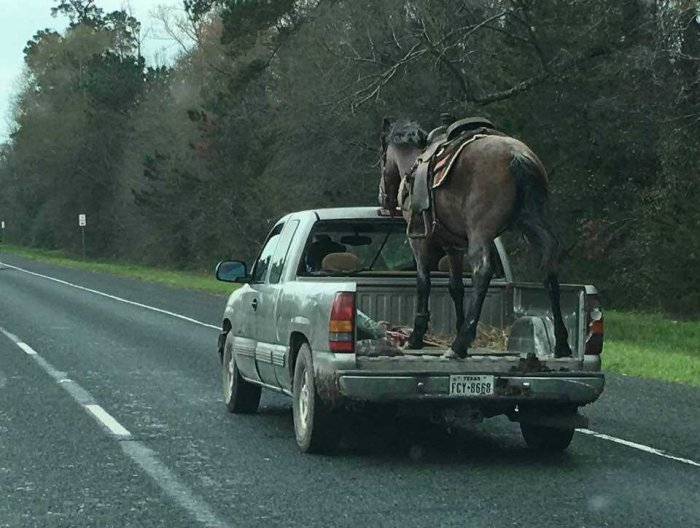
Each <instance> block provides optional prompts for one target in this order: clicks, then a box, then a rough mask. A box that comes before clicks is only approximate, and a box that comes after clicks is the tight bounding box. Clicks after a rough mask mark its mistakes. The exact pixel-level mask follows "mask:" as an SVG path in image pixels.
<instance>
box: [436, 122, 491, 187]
mask: <svg viewBox="0 0 700 528" xmlns="http://www.w3.org/2000/svg"><path fill="white" fill-rule="evenodd" d="M489 135H490V134H474V135H473V136H471V137H470V138H468V139H467V140H466V141H459V140H457V141H453V142H452V143H450V144H448V145H447V146H446V147H445V148H444V149H442V151H439V152H437V154H436V156H435V164H434V165H433V178H432V180H433V181H432V184H433V189H437V188H438V187H440V186H441V185H442V184H443V183H445V181H446V180H447V176H448V175H449V174H450V171H451V170H452V166H453V165H454V163H455V161H456V160H457V157H458V156H459V154H460V153H461V152H462V150H464V148H465V147H466V146H467V145H469V144H471V143H474V142H475V141H477V140H479V139H481V138H485V137H487V136H489Z"/></svg>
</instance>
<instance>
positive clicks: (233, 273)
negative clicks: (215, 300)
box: [216, 260, 248, 282]
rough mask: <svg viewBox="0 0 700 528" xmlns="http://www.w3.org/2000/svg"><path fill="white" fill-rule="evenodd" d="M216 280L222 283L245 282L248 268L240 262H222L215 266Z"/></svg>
mask: <svg viewBox="0 0 700 528" xmlns="http://www.w3.org/2000/svg"><path fill="white" fill-rule="evenodd" d="M216 278H217V280H220V281H223V282H246V281H245V279H247V278H248V268H247V266H246V264H245V262H243V261H241V260H222V261H221V262H219V263H218V264H217V265H216Z"/></svg>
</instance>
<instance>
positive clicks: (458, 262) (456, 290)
mask: <svg viewBox="0 0 700 528" xmlns="http://www.w3.org/2000/svg"><path fill="white" fill-rule="evenodd" d="M463 257H464V253H463V252H462V251H457V250H449V251H448V252H447V258H449V260H450V287H449V288H450V297H452V301H454V303H455V314H456V316H457V332H459V329H460V328H462V325H463V324H464V283H463V282H462V260H463Z"/></svg>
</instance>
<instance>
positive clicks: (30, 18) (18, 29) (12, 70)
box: [0, 0, 182, 143]
mask: <svg viewBox="0 0 700 528" xmlns="http://www.w3.org/2000/svg"><path fill="white" fill-rule="evenodd" d="M55 5H57V2H55V1H54V0H0V143H2V142H4V141H5V140H7V138H8V134H9V132H10V128H11V115H10V108H11V103H12V96H13V94H14V93H15V91H16V90H15V88H16V86H17V81H18V79H19V78H20V76H21V73H22V67H23V64H24V62H23V61H24V56H23V54H22V50H23V49H24V47H25V45H26V44H27V42H28V41H29V40H30V39H31V38H32V36H33V35H34V34H35V33H36V32H37V31H38V30H40V29H46V28H50V29H55V30H57V31H62V30H63V29H65V27H66V26H67V20H66V19H65V18H54V17H52V16H51V8H52V7H54V6H55ZM96 5H97V6H98V7H101V8H102V9H104V10H105V11H106V12H110V11H114V10H116V9H122V8H123V7H130V9H129V10H130V12H131V14H132V15H133V16H135V17H136V18H137V19H138V20H139V21H140V22H141V26H142V29H143V30H144V31H146V30H149V28H150V31H149V33H148V34H149V35H150V37H147V38H146V41H145V42H144V46H143V54H144V56H145V57H146V60H147V61H149V62H150V63H154V62H156V61H160V62H163V60H167V58H168V57H172V56H173V55H175V54H176V53H177V51H178V49H177V46H176V45H175V43H174V42H172V41H168V40H167V39H164V38H163V31H162V30H161V29H160V26H161V24H160V23H159V22H158V21H157V20H156V19H154V18H153V17H151V16H150V13H151V12H152V11H153V10H154V9H155V8H157V7H158V6H165V7H168V8H171V7H172V8H178V9H179V8H181V7H182V0H130V1H128V2H127V1H125V0H96Z"/></svg>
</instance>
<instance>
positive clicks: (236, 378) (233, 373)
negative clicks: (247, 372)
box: [221, 332, 262, 414]
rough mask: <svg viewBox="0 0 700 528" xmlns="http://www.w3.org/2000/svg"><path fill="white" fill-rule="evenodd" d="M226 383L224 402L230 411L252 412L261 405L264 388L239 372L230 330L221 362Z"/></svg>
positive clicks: (237, 412) (224, 382)
mask: <svg viewBox="0 0 700 528" xmlns="http://www.w3.org/2000/svg"><path fill="white" fill-rule="evenodd" d="M221 367H222V369H221V370H222V377H223V385H224V403H225V404H226V407H227V408H228V410H229V412H232V413H235V414H252V413H255V412H256V411H257V410H258V406H259V405H260V394H261V391H262V388H261V387H260V386H259V385H253V384H252V383H250V382H248V381H246V380H244V379H243V377H242V376H241V373H240V372H238V366H237V365H236V355H235V354H234V353H233V336H232V334H231V332H229V334H228V336H226V344H225V345H224V359H223V362H222V364H221Z"/></svg>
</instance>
